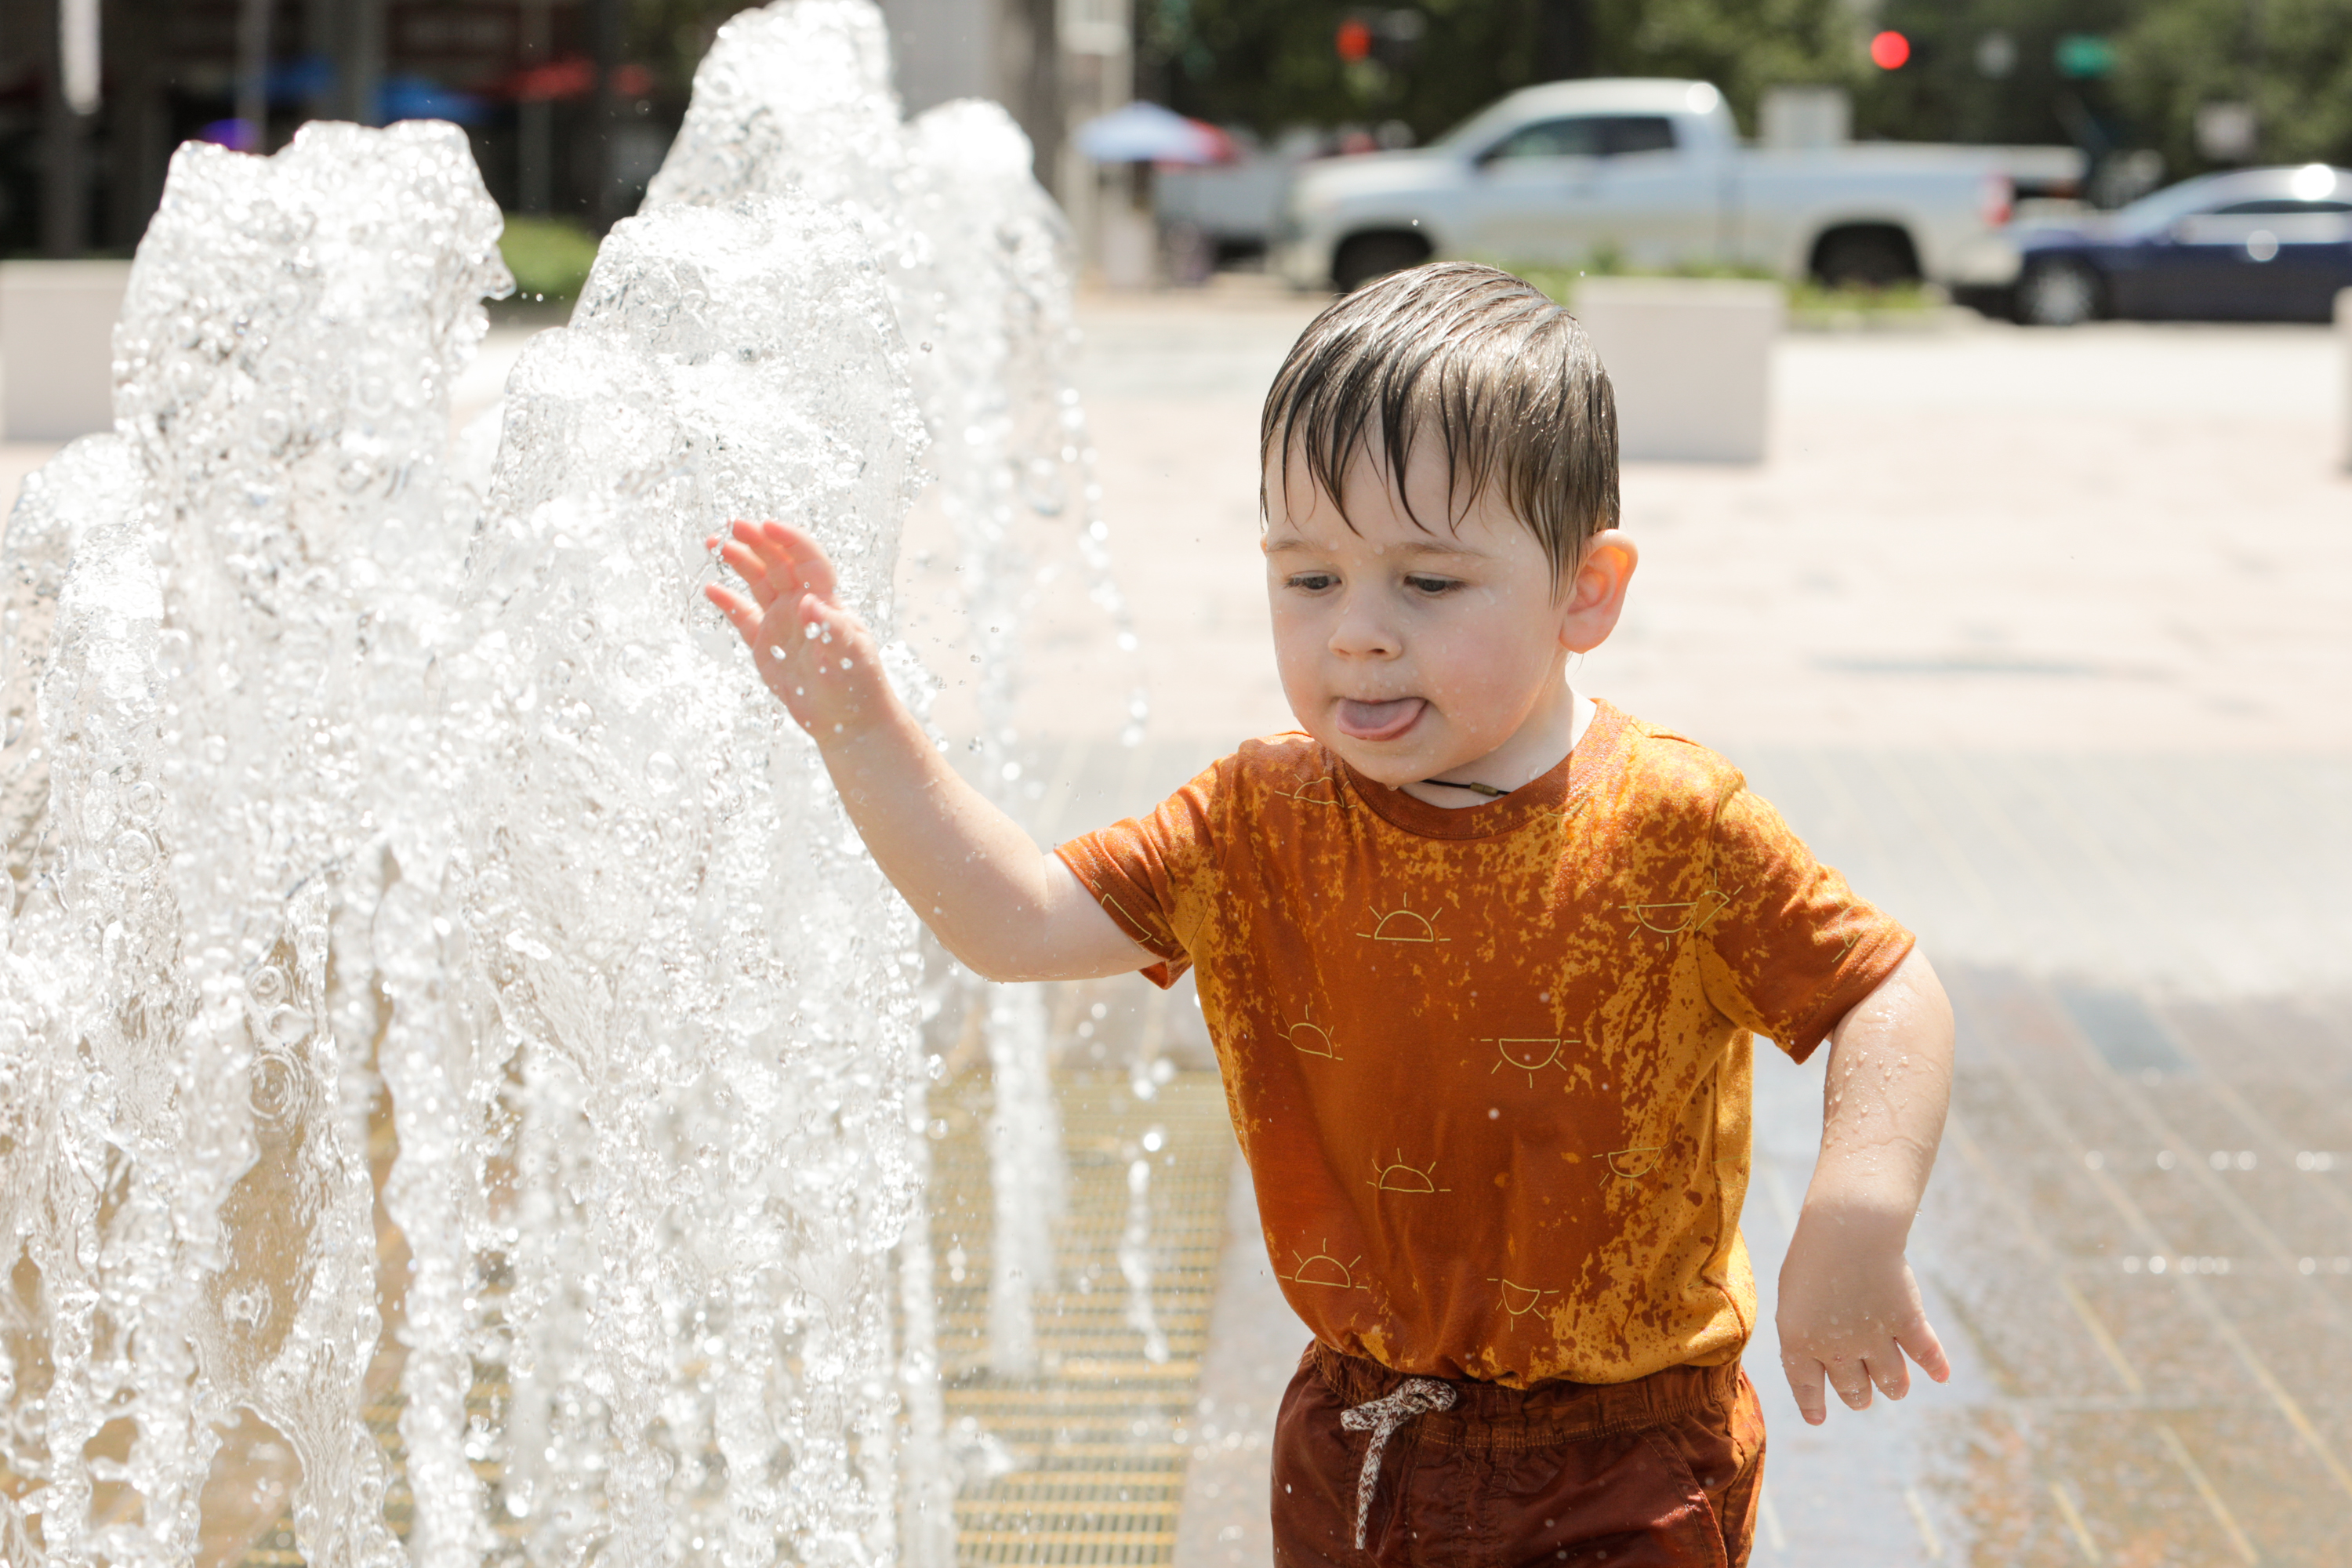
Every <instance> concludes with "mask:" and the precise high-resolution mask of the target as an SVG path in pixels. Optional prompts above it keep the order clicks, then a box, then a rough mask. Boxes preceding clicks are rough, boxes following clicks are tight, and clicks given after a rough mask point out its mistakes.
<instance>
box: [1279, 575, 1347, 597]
mask: <svg viewBox="0 0 2352 1568" xmlns="http://www.w3.org/2000/svg"><path fill="white" fill-rule="evenodd" d="M1338 582H1339V577H1338V576H1337V575H1336V574H1332V573H1329V572H1294V573H1292V574H1290V576H1289V577H1288V578H1287V579H1286V583H1285V585H1286V586H1287V587H1292V588H1297V589H1301V590H1303V591H1305V592H1307V593H1309V594H1319V593H1321V592H1322V591H1323V590H1324V589H1326V588H1328V587H1331V586H1333V585H1335V584H1337V583H1338Z"/></svg>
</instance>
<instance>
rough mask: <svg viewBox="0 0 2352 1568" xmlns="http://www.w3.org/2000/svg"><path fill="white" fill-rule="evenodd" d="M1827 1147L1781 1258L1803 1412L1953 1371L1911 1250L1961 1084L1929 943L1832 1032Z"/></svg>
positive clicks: (1787, 1334) (1863, 1404)
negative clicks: (1915, 1368)
mask: <svg viewBox="0 0 2352 1568" xmlns="http://www.w3.org/2000/svg"><path fill="white" fill-rule="evenodd" d="M1828 1079H1829V1081H1828V1085H1827V1087H1826V1089H1825V1091H1824V1095H1825V1098H1824V1109H1823V1114H1822V1155H1821V1160H1820V1162H1819V1163H1816V1164H1815V1165H1814V1167H1813V1180H1812V1185H1811V1186H1810V1187H1809V1188H1807V1189H1806V1192H1805V1208H1804V1213H1803V1214H1802V1215H1799V1216H1798V1220H1797V1234H1796V1235H1795V1237H1792V1238H1791V1239H1790V1243H1789V1256H1788V1258H1787V1260H1786V1261H1784V1262H1783V1263H1782V1264H1781V1266H1780V1311H1779V1313H1778V1319H1779V1324H1780V1365H1781V1368H1782V1370H1784V1371H1785V1372H1786V1373H1788V1374H1789V1386H1790V1389H1791V1390H1793V1391H1794V1392H1795V1394H1796V1396H1797V1406H1798V1408H1799V1409H1800V1410H1801V1411H1802V1412H1803V1413H1804V1416H1805V1419H1806V1420H1807V1421H1808V1422H1810V1423H1811V1424H1813V1425H1815V1426H1819V1425H1820V1424H1821V1423H1822V1421H1824V1420H1826V1419H1827V1418H1828V1407H1827V1405H1826V1404H1825V1403H1824V1402H1823V1400H1822V1378H1823V1377H1824V1376H1826V1377H1827V1378H1828V1380H1829V1384H1830V1386H1831V1387H1832V1388H1833V1389H1835V1390H1836V1391H1837V1394H1838V1397H1840V1398H1841V1399H1843V1400H1844V1401H1845V1402H1846V1404H1847V1405H1850V1406H1852V1407H1853V1409H1856V1410H1862V1409H1865V1408H1867V1407H1868V1406H1869V1404H1870V1390H1871V1385H1872V1384H1876V1385H1877V1386H1878V1388H1879V1390H1880V1391H1881V1392H1882V1393H1884V1394H1885V1395H1886V1397H1887V1398H1889V1399H1900V1398H1902V1397H1903V1396H1904V1395H1905V1394H1907V1393H1909V1392H1910V1388H1911V1378H1910V1373H1909V1372H1908V1371H1907V1370H1906V1368H1905V1366H1904V1364H1903V1357H1904V1355H1905V1354H1906V1353H1908V1354H1909V1356H1910V1357H1911V1359H1912V1360H1913V1361H1916V1362H1917V1363H1919V1366H1920V1369H1921V1370H1922V1371H1924V1372H1925V1373H1927V1375H1928V1376H1929V1377H1932V1378H1934V1379H1935V1380H1936V1381H1937V1383H1941V1382H1943V1381H1944V1380H1945V1379H1946V1378H1947V1377H1948V1376H1950V1375H1951V1371H1950V1368H1949V1366H1948V1364H1947V1363H1946V1362H1945V1360H1944V1347H1943V1346H1942V1344H1940V1343H1939V1342H1937V1339H1936V1331H1935V1330H1934V1329H1932V1328H1930V1327H1928V1325H1927V1312H1926V1310H1924V1309H1923V1308H1922V1307H1921V1305H1920V1302H1919V1287H1918V1284H1917V1282H1916V1280H1914V1279H1912V1277H1911V1266H1910V1264H1909V1263H1908V1262H1907V1261H1906V1260H1905V1258H1904V1256H1903V1251H1904V1246H1905V1243H1906V1239H1907V1238H1908V1237H1909V1236H1910V1232H1911V1220H1912V1216H1913V1215H1916V1214H1917V1213H1918V1210H1919V1199H1920V1197H1921V1195H1922V1194H1924V1193H1925V1192H1926V1191H1927V1172H1928V1170H1929V1168H1930V1167H1932V1166H1933V1165H1934V1164H1935V1163H1936V1145H1937V1142H1938V1141H1940V1140H1941V1138H1942V1137H1943V1133H1944V1110H1945V1107H1946V1105H1947V1104H1948V1102H1949V1100H1950V1099H1951V1092H1952V1009H1951V1005H1950V1004H1949V1003H1948V1002H1947V1001H1946V1000H1945V999H1944V987H1943V985H1942V984H1941V983H1940V982H1939V981H1937V978H1936V972H1935V970H1934V969H1932V968H1930V967H1929V966H1928V963H1927V959H1926V957H1925V956H1923V955H1922V954H1921V953H1920V952H1918V950H1917V949H1916V948H1915V949H1913V950H1912V952H1911V954H1910V956H1909V957H1907V958H1906V959H1905V960H1904V961H1903V962H1902V963H1900V964H1897V965H1896V966H1895V971H1894V973H1891V974H1889V975H1888V976H1887V977H1886V978H1885V980H1884V981H1881V982H1880V983H1879V985H1878V988H1877V989H1876V990H1874V991H1873V992H1872V993H1871V994H1869V995H1868V996H1865V997H1864V998H1863V999H1862V1001H1861V1002H1860V1003H1859V1004H1857V1005H1855V1007H1854V1009H1853V1011H1852V1012H1850V1013H1848V1014H1847V1015H1846V1016H1844V1017H1843V1019H1841V1020H1839V1022H1838V1026H1837V1027H1836V1028H1834V1029H1832V1030H1831V1031H1830V1060H1829V1072H1828Z"/></svg>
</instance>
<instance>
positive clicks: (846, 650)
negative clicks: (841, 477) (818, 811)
mask: <svg viewBox="0 0 2352 1568" xmlns="http://www.w3.org/2000/svg"><path fill="white" fill-rule="evenodd" d="M704 543H705V544H706V545H708V546H709V547H710V548H712V549H715V550H717V551H718V552H719V558H720V559H721V560H723V561H725V562H726V563H727V564H728V565H730V566H731V567H733V568H734V569H735V573H736V575H738V576H740V578H742V580H743V585H744V588H745V589H746V590H748V593H749V595H750V596H749V597H746V596H745V595H744V594H740V593H736V592H734V591H733V590H731V589H728V588H722V587H720V586H719V585H718V584H715V583H714V584H710V585H709V586H708V587H706V588H704V589H703V593H704V594H705V595H707V596H708V597H709V600H710V602H711V603H712V604H714V605H718V606H719V613H720V614H721V615H724V616H726V617H727V620H728V623H729V624H730V625H731V626H734V628H735V629H736V631H737V632H739V633H740V634H741V635H742V637H743V641H744V643H745V644H746V645H747V646H749V647H750V648H751V658H752V662H753V663H754V664H755V665H756V666H757V667H758V668H759V671H760V679H762V680H764V681H766V682H767V683H768V689H769V690H771V691H772V692H774V693H775V694H776V696H777V697H778V698H779V699H780V700H782V702H783V705H784V707H785V709H786V710H787V711H789V712H790V713H791V714H792V716H793V721H795V722H797V723H798V724H799V725H800V727H801V728H802V729H803V730H806V731H808V732H809V733H810V734H812V735H814V736H815V737H816V738H817V740H818V742H819V743H820V744H823V743H824V742H829V741H831V740H832V739H833V738H834V737H835V736H836V735H846V734H849V733H853V732H855V731H857V730H859V729H861V728H863V727H864V726H865V724H866V723H867V722H868V721H872V720H874V719H877V718H879V717H881V715H882V714H883V712H884V711H885V710H887V707H888V704H889V702H890V686H889V682H888V681H887V680H886V679H884V678H883V675H882V663H881V658H880V655H879V652H878V650H877V648H876V647H875V646H874V636H873V634H872V633H871V632H869V631H867V630H866V627H865V626H864V624H863V623H861V622H860V621H859V620H858V619H857V617H856V616H853V615H851V614H850V613H849V612H848V611H847V610H845V609H844V608H843V607H842V606H841V603H840V601H839V599H838V598H836V597H835V593H836V590H837V587H838V584H837V582H836V581H835V577H834V573H833V563H832V562H830V561H827V560H826V559H825V558H824V551H823V550H822V549H820V548H819V547H818V545H817V542H816V541H815V540H814V539H811V538H810V537H809V536H808V535H807V534H805V533H803V532H802V531H800V530H799V529H797V528H792V527H788V526H786V525H785V524H783V523H781V522H744V521H736V522H734V523H732V524H730V527H729V536H728V538H727V539H726V540H725V541H724V542H721V541H720V540H719V538H717V537H716V536H714V537H712V538H710V539H708V540H705V541H704Z"/></svg>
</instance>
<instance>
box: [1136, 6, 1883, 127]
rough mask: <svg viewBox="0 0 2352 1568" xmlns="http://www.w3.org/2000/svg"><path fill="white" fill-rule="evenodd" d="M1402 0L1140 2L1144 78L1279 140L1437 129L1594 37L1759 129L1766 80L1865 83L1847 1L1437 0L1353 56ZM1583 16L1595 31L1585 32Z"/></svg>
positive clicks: (1628, 65)
mask: <svg viewBox="0 0 2352 1568" xmlns="http://www.w3.org/2000/svg"><path fill="white" fill-rule="evenodd" d="M1391 8H1392V7H1391V6H1388V5H1345V4H1337V3H1333V0H1139V9H1138V14H1137V24H1138V26H1137V39H1138V43H1139V56H1140V58H1139V88H1140V89H1141V90H1142V91H1143V92H1144V93H1145V94H1146V95H1147V96H1151V97H1156V98H1158V99H1160V100H1161V101H1164V102H1166V103H1168V104H1169V105H1170V106H1171V107H1172V108H1174V109H1177V110H1181V111H1182V112H1184V113H1186V114H1191V115H1195V116H1197V117H1199V118H1201V119H1202V120H1209V121H1216V122H1218V123H1220V124H1238V125H1245V126H1248V127H1250V128H1252V129H1254V130H1255V131H1257V132H1261V133H1264V134H1272V133H1274V132H1279V131H1281V130H1282V129H1284V128H1285V127H1287V126H1291V125H1300V124H1305V125H1321V126H1329V125H1337V124H1342V123H1348V122H1354V123H1364V122H1367V121H1387V120H1400V121H1403V122H1404V123H1405V124H1406V125H1408V126H1410V127H1411V128H1412V131H1413V132H1414V134H1415V135H1416V136H1417V137H1420V138H1422V139H1424V140H1425V139H1427V138H1428V137H1431V136H1433V135H1436V134H1437V133H1439V132H1443V131H1444V130H1445V129H1446V128H1448V127H1449V126H1452V125H1454V123H1456V122H1457V121H1462V120H1464V119H1465V118H1467V117H1468V116H1469V115H1471V114H1473V113H1475V112H1476V111H1477V110H1480V109H1483V108H1484V107H1486V105H1487V104H1488V103H1491V102H1493V101H1494V100H1496V99H1497V98H1500V97H1501V96H1502V95H1503V94H1505V93H1507V92H1509V91H1511V90H1512V89H1516V88H1520V87H1525V86H1527V85H1528V84H1529V83H1531V82H1535V81H1539V80H1542V79H1545V76H1546V75H1547V74H1548V73H1547V72H1546V71H1545V70H1544V69H1543V68H1542V62H1543V61H1544V59H1545V57H1546V56H1547V55H1549V56H1551V57H1552V58H1553V59H1554V60H1557V59H1558V58H1559V56H1560V55H1561V54H1562V53H1568V54H1573V53H1577V52H1580V51H1578V50H1577V49H1576V48H1575V47H1574V43H1570V44H1568V45H1566V46H1565V47H1564V46H1563V44H1562V42H1561V40H1562V37H1563V35H1562V32H1561V28H1562V26H1563V25H1564V21H1565V25H1567V26H1569V29H1570V31H1569V33H1568V35H1567V36H1568V37H1570V38H1571V39H1573V40H1575V41H1576V42H1589V53H1590V66H1589V69H1590V72H1591V74H1593V75H1597V76H1691V77H1702V78H1705V79H1708V80H1711V81H1713V82H1715V83H1716V84H1717V86H1719V87H1721V88H1722V89H1723V90H1724V92H1725V93H1726V95H1727V97H1728V98H1729V99H1730V100H1731V103H1732V106H1733V109H1734V110H1735V111H1736V112H1738V115H1739V116H1740V118H1741V120H1742V121H1743V123H1745V124H1746V125H1748V127H1750V128H1751V129H1752V128H1753V126H1754V124H1755V110H1756V103H1757V100H1758V99H1759V96H1760V95H1761V93H1762V91H1763V89H1765V88H1767V87H1769V86H1772V85H1775V84H1777V83H1781V82H1808V83H1843V84H1852V83H1854V82H1856V81H1858V80H1859V79H1860V76H1861V73H1862V72H1863V71H1864V70H1865V69H1866V67H1865V66H1864V63H1863V56H1862V40H1861V35H1860V32H1859V29H1858V28H1857V26H1856V25H1855V23H1854V20H1853V12H1852V10H1851V9H1850V7H1849V6H1847V5H1845V4H1844V3H1843V0H1613V3H1612V4H1608V5H1600V4H1591V5H1585V6H1582V7H1580V8H1578V7H1570V8H1569V9H1570V12H1573V13H1575V14H1574V15H1567V14H1564V13H1563V12H1562V11H1561V8H1560V0H1422V3H1421V4H1420V5H1418V6H1415V7H1412V9H1415V10H1417V11H1418V12H1420V13H1421V14H1422V16H1424V17H1425V18H1426V23H1427V25H1426V26H1425V27H1424V28H1423V30H1422V35H1421V37H1420V38H1419V39H1418V41H1417V42H1416V43H1415V44H1414V45H1413V46H1412V47H1411V49H1410V52H1409V54H1406V53H1401V52H1392V53H1391V58H1390V59H1388V60H1383V59H1381V58H1380V54H1379V53H1378V52H1376V53H1375V55H1374V57H1373V58H1371V59H1369V60H1364V61H1359V62H1355V63H1354V64H1352V65H1351V64H1350V63H1349V62H1347V61H1343V60H1341V59H1340V58H1339V52H1338V50H1337V49H1336V48H1335V47H1334V40H1335V39H1336V37H1338V34H1339V25H1340V24H1341V23H1342V22H1343V21H1346V20H1347V19H1349V17H1350V16H1379V15H1380V14H1381V13H1382V12H1385V11H1387V10H1389V9H1391ZM1579 24H1580V26H1579Z"/></svg>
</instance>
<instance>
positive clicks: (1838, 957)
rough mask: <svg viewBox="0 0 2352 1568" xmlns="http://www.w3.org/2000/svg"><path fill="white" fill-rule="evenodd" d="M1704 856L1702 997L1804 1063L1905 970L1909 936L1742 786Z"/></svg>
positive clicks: (1720, 814)
mask: <svg viewBox="0 0 2352 1568" xmlns="http://www.w3.org/2000/svg"><path fill="white" fill-rule="evenodd" d="M1710 853H1711V866H1710V868H1711V869H1712V871H1713V872H1714V875H1715V882H1714V894H1715V896H1717V897H1720V898H1721V899H1722V900H1723V902H1722V905H1721V909H1720V912H1719V913H1718V914H1717V916H1716V918H1715V919H1713V920H1712V921H1708V922H1707V925H1706V937H1707V949H1706V952H1705V954H1704V956H1703V962H1704V963H1705V968H1706V990H1707V997H1708V999H1709V1000H1710V1001H1712V1002H1713V1003H1714V1004H1715V1005H1716V1006H1717V1007H1718V1008H1720V1009H1721V1010H1722V1011H1723V1013H1724V1015H1725V1016H1727V1017H1729V1018H1730V1019H1731V1020H1732V1021H1733V1022H1734V1023H1737V1024H1738V1025H1739V1026H1741V1027H1743V1028H1747V1029H1750V1030H1753V1031H1754V1032H1756V1033H1757V1034H1759V1035H1766V1036H1769V1037H1771V1038H1772V1039H1773V1040H1774V1041H1776V1042H1778V1043H1779V1045H1780V1048H1781V1049H1782V1050H1784V1051H1786V1052H1788V1053H1789V1055H1790V1056H1791V1057H1793V1058H1796V1059H1797V1060H1798V1061H1803V1060H1804V1059H1805V1058H1807V1057H1809V1056H1811V1055H1812V1053H1813V1049H1814V1047H1817V1046H1819V1045H1820V1044H1821V1042H1822V1038H1823V1037H1826V1036H1827V1035H1828V1034H1829V1032H1830V1030H1831V1029H1832V1028H1833V1027H1835V1026H1836V1025H1837V1022H1838V1020H1839V1019H1841V1018H1843V1017H1844V1016H1846V1014H1847V1013H1848V1012H1850V1011H1851V1010H1852V1009H1853V1006H1854V1005H1855V1004H1856V1003H1858V1002H1860V1001H1861V1000H1862V999H1863V998H1864V997H1865V996H1867V995H1869V994H1871V992H1873V991H1874V990H1875V989H1877V987H1878V984H1879V982H1881V981H1882V980H1885V978H1886V976H1887V975H1888V974H1890V973H1893V972H1894V970H1895V966H1896V965H1897V964H1899V963H1902V962H1903V960H1904V957H1905V955H1906V954H1907V953H1909V952H1910V951H1911V948H1912V943H1913V938H1912V935H1911V933H1910V931H1907V930H1906V929H1905V928H1904V927H1903V926H1902V925H1901V924H1899V923H1898V922H1896V921H1894V920H1891V919H1889V918H1888V917H1887V916H1886V915H1885V914H1884V913H1882V912H1880V910H1878V909H1877V908H1876V907H1875V906H1874V905H1872V904H1870V903H1869V902H1867V901H1866V900H1863V899H1862V898H1860V897H1858V896H1856V894H1855V893H1854V890H1853V889H1852V888H1851V887H1849V886H1847V885H1846V880H1845V879H1844V878H1843V877H1842V876H1840V875H1838V873H1837V872H1836V871H1835V870H1834V869H1832V868H1830V867H1827V866H1824V865H1822V863H1821V862H1820V861H1818V860H1816V859H1814V858H1813V855H1812V851H1811V850H1810V849H1808V848H1806V847H1805V845H1804V841H1803V840H1801V839H1800V838H1799V837H1797V836H1796V834H1794V833H1793V832H1791V831H1790V828H1789V825H1788V824H1787V823H1786V822H1784V821H1782V820H1781V819H1780V813H1779V812H1777V811H1775V810H1773V809H1772V807H1771V806H1770V805H1767V804H1766V803H1765V802H1764V801H1762V800H1760V799H1759V798H1758V797H1757V796H1755V795H1751V794H1749V793H1748V790H1747V789H1746V788H1745V787H1741V788H1739V789H1738V790H1736V791H1734V792H1733V793H1732V794H1731V795H1729V796H1727V798H1726V799H1725V801H1724V804H1723V806H1722V809H1721V810H1719V811H1718V812H1717V814H1716V819H1715V826H1714V832H1713V835H1712V841H1711V844H1710Z"/></svg>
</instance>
